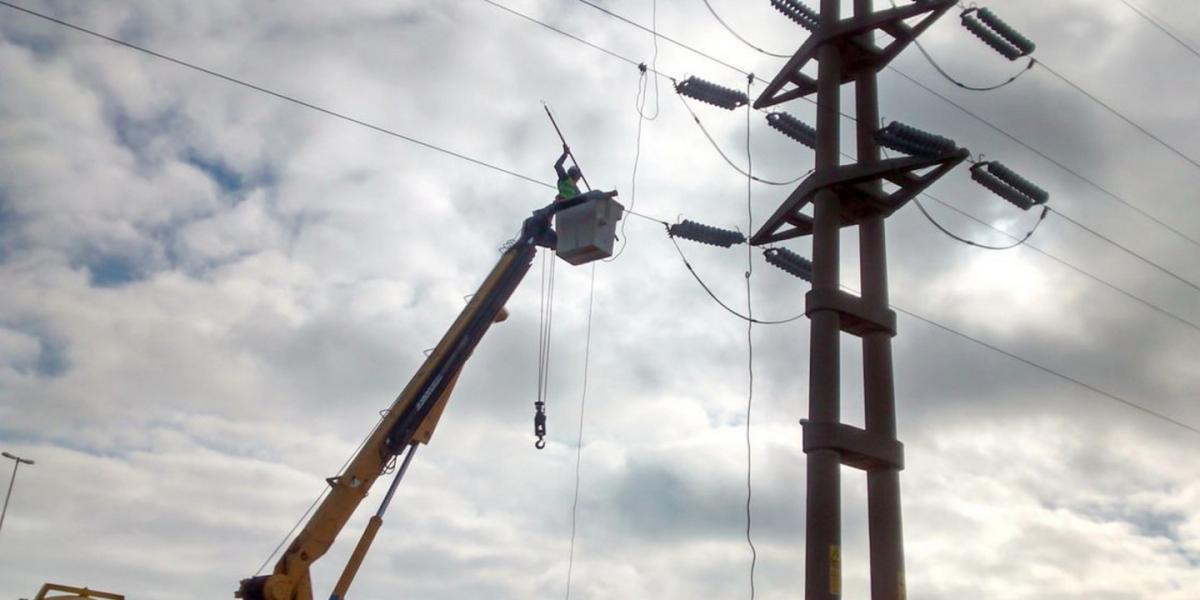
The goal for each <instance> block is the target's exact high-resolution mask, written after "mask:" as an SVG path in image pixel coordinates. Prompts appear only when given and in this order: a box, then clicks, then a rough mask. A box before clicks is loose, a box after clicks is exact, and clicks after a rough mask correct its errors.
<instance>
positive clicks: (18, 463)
mask: <svg viewBox="0 0 1200 600" xmlns="http://www.w3.org/2000/svg"><path fill="white" fill-rule="evenodd" d="M20 466H21V460H20V459H18V458H14V459H13V472H12V478H10V479H9V480H8V492H7V493H5V494H4V508H3V509H2V510H0V530H2V529H4V515H6V514H8V499H9V498H11V497H12V490H13V484H15V483H16V482H17V469H18V468H19V467H20Z"/></svg>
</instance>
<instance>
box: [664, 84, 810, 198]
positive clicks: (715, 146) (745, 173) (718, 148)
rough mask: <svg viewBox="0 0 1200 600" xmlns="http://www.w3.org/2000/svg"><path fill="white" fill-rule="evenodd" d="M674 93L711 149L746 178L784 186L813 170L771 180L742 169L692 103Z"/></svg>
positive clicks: (802, 177) (806, 175) (795, 181)
mask: <svg viewBox="0 0 1200 600" xmlns="http://www.w3.org/2000/svg"><path fill="white" fill-rule="evenodd" d="M675 95H676V96H678V97H679V101H680V102H682V103H683V106H684V108H687V111H688V114H690V115H692V120H693V121H695V122H696V126H697V127H699V128H700V131H701V133H703V134H704V137H705V138H707V139H708V143H709V144H711V145H712V147H713V149H714V150H716V151H717V154H720V155H721V158H723V159H725V163H726V164H728V165H729V166H730V167H733V170H734V171H737V172H738V173H741V174H742V176H744V177H746V178H748V179H751V180H754V181H757V182H759V183H765V184H767V185H778V186H786V185H792V184H794V183H799V182H800V180H801V179H804V178H805V177H808V174H809V173H812V172H813V170H812V169H809V170H808V172H806V173H801V174H800V176H799V177H796V178H795V179H790V180H788V181H771V180H767V179H762V178H760V177H758V176H756V175H753V174H751V173H749V172H748V171H745V170H743V169H742V168H741V167H739V166H737V163H735V162H733V159H731V158H729V155H727V154H725V152H724V151H723V150H721V146H720V145H718V144H717V140H715V139H713V136H712V134H710V133H709V132H708V129H707V128H706V127H705V126H704V123H701V122H700V117H699V116H698V115H696V111H694V110H692V105H691V104H688V101H687V98H684V97H683V94H679V93H676V94H675Z"/></svg>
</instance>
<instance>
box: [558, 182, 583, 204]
mask: <svg viewBox="0 0 1200 600" xmlns="http://www.w3.org/2000/svg"><path fill="white" fill-rule="evenodd" d="M558 195H559V196H562V197H563V200H566V199H567V198H574V197H575V196H578V195H579V186H577V185H575V182H574V181H571V178H570V177H564V178H562V179H560V180H558Z"/></svg>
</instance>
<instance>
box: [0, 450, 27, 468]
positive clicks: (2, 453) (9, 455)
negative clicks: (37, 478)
mask: <svg viewBox="0 0 1200 600" xmlns="http://www.w3.org/2000/svg"><path fill="white" fill-rule="evenodd" d="M0 455H3V456H4V458H11V459H13V460H15V461H17V462H19V463H25V464H27V465H32V464H33V461H32V460H29V459H28V458H21V457H20V456H17V455H16V454H10V453H8V452H0Z"/></svg>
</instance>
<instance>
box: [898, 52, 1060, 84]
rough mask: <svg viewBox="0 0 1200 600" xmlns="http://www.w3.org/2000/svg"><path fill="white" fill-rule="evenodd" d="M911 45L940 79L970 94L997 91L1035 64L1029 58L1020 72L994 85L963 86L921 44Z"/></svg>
mask: <svg viewBox="0 0 1200 600" xmlns="http://www.w3.org/2000/svg"><path fill="white" fill-rule="evenodd" d="M913 44H914V45H915V46H916V47H917V50H919V51H920V52H921V56H924V57H925V60H926V61H927V62H928V63H929V64H930V65H931V66H932V67H933V68H934V70H936V71H937V72H938V73H940V74H941V75H942V77H944V78H946V81H949V82H950V83H953V84H954V85H956V86H958V87H960V88H962V89H964V90H970V91H972V92H990V91H992V90H998V89H1000V88H1002V87H1004V86H1006V85H1008V84H1010V83H1012V82H1014V81H1016V80H1018V79H1020V78H1021V76H1022V75H1024V74H1026V73H1028V72H1029V71H1031V70H1032V69H1033V67H1034V65H1036V64H1037V59H1035V58H1032V57H1031V58H1030V59H1029V63H1027V64H1026V65H1025V67H1024V68H1022V69H1021V70H1020V71H1017V73H1016V74H1015V75H1013V76H1012V77H1009V78H1008V79H1005V80H1004V81H1002V82H1000V83H997V84H996V85H988V86H973V85H968V84H965V83H963V82H961V81H959V80H958V78H956V77H954V76H953V75H951V74H950V73H948V72H946V70H945V69H943V68H942V66H941V65H939V64H938V63H937V61H936V60H934V59H933V56H931V55H930V54H929V52H927V51H926V50H925V46H923V45H921V42H918V41H917V40H913Z"/></svg>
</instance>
